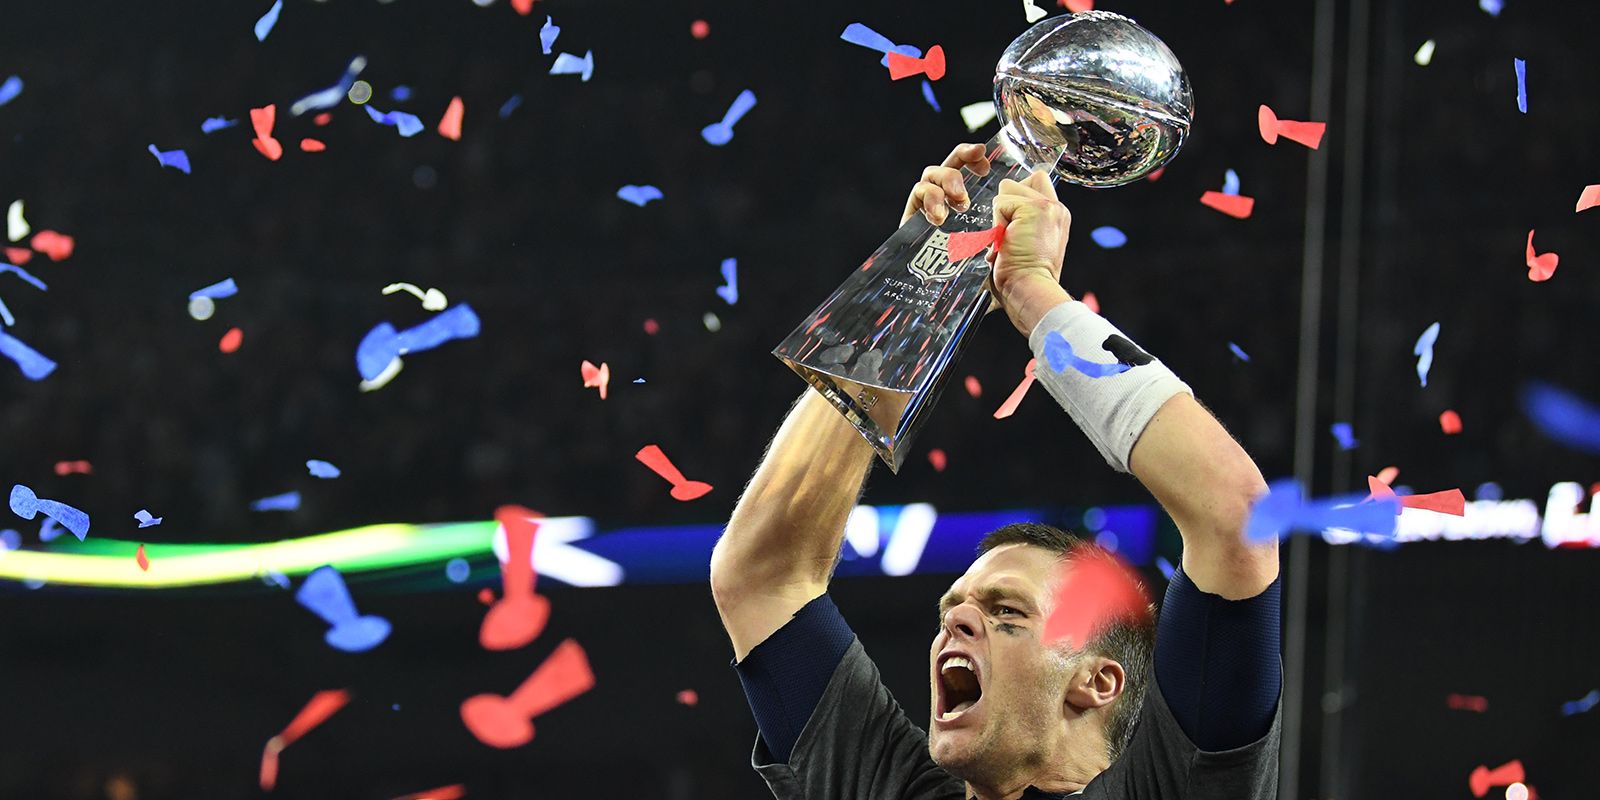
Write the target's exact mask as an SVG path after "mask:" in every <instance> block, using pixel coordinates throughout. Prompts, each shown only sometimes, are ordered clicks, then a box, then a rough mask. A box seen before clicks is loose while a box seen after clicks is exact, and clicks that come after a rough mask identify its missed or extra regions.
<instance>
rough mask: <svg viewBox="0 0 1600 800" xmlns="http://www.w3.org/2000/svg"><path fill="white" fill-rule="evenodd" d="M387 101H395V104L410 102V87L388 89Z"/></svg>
mask: <svg viewBox="0 0 1600 800" xmlns="http://www.w3.org/2000/svg"><path fill="white" fill-rule="evenodd" d="M389 99H390V100H393V101H395V102H396V103H404V102H405V101H407V100H410V99H411V87H410V86H396V87H394V88H393V89H390V90H389Z"/></svg>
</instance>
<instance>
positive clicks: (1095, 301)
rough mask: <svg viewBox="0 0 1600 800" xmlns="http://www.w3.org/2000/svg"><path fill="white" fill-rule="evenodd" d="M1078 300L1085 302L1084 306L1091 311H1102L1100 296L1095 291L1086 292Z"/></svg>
mask: <svg viewBox="0 0 1600 800" xmlns="http://www.w3.org/2000/svg"><path fill="white" fill-rule="evenodd" d="M1078 302H1081V303H1083V305H1084V307H1085V308H1087V309H1089V310H1090V311H1093V312H1094V313H1096V314H1098V313H1100V298H1098V297H1095V296H1094V292H1084V293H1083V299H1082V300H1080V301H1078Z"/></svg>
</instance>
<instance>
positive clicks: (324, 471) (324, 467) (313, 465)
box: [306, 458, 340, 478]
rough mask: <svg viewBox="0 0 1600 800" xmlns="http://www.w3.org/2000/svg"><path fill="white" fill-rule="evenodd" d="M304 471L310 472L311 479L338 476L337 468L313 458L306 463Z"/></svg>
mask: <svg viewBox="0 0 1600 800" xmlns="http://www.w3.org/2000/svg"><path fill="white" fill-rule="evenodd" d="M306 469H308V470H310V471H311V477H313V478H337V477H339V475H340V472H339V468H338V467H336V466H334V465H332V464H329V463H328V462H326V461H318V460H317V459H315V458H313V459H311V460H310V461H307V462H306Z"/></svg>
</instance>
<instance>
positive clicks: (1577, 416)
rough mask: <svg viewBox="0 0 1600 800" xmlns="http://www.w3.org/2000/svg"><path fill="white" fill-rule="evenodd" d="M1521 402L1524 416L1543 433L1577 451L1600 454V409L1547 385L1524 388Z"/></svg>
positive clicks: (1563, 390)
mask: <svg viewBox="0 0 1600 800" xmlns="http://www.w3.org/2000/svg"><path fill="white" fill-rule="evenodd" d="M1521 403H1522V413H1523V414H1525V415H1527V417H1528V419H1530V420H1532V421H1533V424H1534V426H1535V427H1537V428H1538V429H1539V432H1540V433H1543V434H1544V435H1545V436H1548V437H1550V438H1551V439H1554V440H1556V441H1558V442H1560V443H1562V444H1564V445H1566V446H1568V447H1571V448H1573V449H1575V450H1582V451H1584V452H1587V453H1592V454H1595V455H1600V406H1596V405H1594V404H1593V403H1590V402H1588V401H1586V400H1584V399H1582V398H1580V397H1578V396H1577V395H1575V394H1572V393H1571V392H1568V391H1566V390H1565V389H1559V388H1556V387H1555V386H1551V385H1549V384H1546V383H1531V384H1528V385H1527V386H1525V387H1523V389H1522V397H1521Z"/></svg>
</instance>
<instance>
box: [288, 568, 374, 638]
mask: <svg viewBox="0 0 1600 800" xmlns="http://www.w3.org/2000/svg"><path fill="white" fill-rule="evenodd" d="M294 599H295V602H297V603H299V604H300V605H303V606H305V607H306V608H308V609H311V612H312V613H313V614H316V615H317V616H319V617H321V618H322V620H323V621H324V622H326V623H328V625H330V626H331V627H329V628H328V632H327V633H326V634H324V635H323V637H322V638H323V640H324V641H326V642H327V643H328V644H329V645H331V646H332V647H334V648H336V649H338V650H343V651H345V652H346V653H360V652H363V651H366V650H371V649H372V648H374V647H377V646H378V645H380V644H383V640H384V639H387V638H389V631H390V629H391V626H390V625H389V621H388V620H386V619H384V618H383V617H380V616H377V615H376V614H368V615H366V616H362V615H361V614H359V613H358V612H357V611H356V604H355V601H354V600H352V599H351V598H350V590H349V589H348V588H347V587H346V586H345V583H344V576H343V575H340V574H339V571H338V570H336V569H334V568H333V567H332V566H321V567H317V568H316V569H314V570H312V571H311V574H310V575H307V576H306V580H305V582H304V583H302V584H300V589H299V591H296V592H295V593H294Z"/></svg>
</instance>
